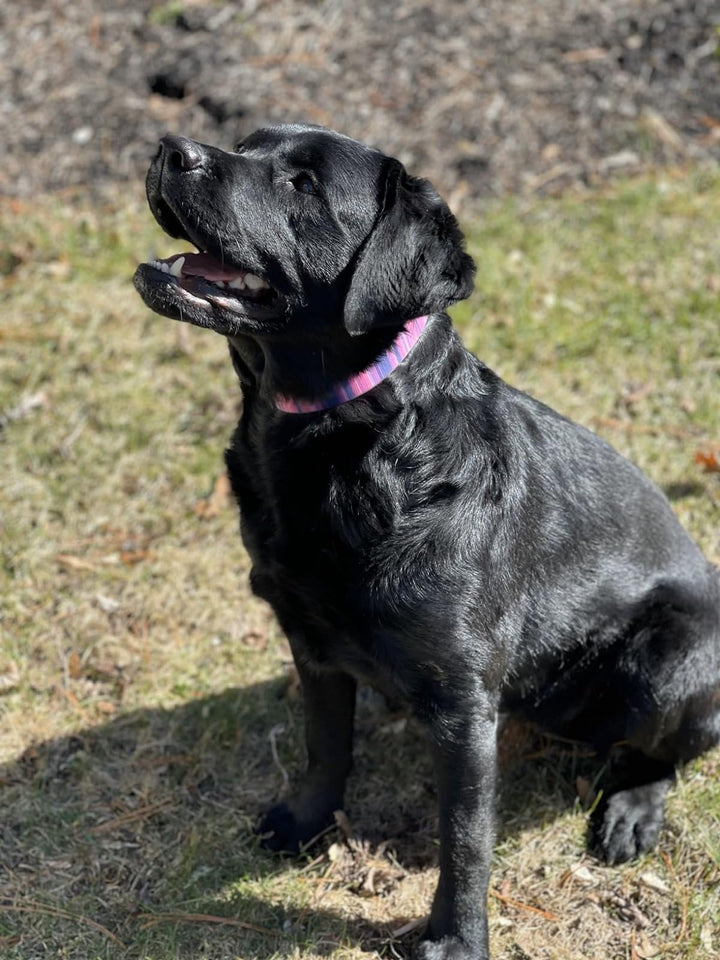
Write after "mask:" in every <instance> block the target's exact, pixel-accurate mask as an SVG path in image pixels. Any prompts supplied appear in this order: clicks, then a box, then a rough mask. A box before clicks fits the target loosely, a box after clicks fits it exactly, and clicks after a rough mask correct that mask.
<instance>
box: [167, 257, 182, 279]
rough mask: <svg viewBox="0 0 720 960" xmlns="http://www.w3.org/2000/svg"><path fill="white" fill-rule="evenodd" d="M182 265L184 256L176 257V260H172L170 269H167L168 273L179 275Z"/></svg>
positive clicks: (180, 274)
mask: <svg viewBox="0 0 720 960" xmlns="http://www.w3.org/2000/svg"><path fill="white" fill-rule="evenodd" d="M184 265H185V257H178V258H177V260H173V262H172V263H171V264H170V269H169V270H168V273H169V274H170V276H171V277H181V276H182V268H183V266H184Z"/></svg>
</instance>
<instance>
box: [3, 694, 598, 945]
mask: <svg viewBox="0 0 720 960" xmlns="http://www.w3.org/2000/svg"><path fill="white" fill-rule="evenodd" d="M357 725H358V735H357V746H356V764H355V773H354V776H353V778H352V783H351V786H350V790H349V795H348V798H347V808H348V812H349V814H350V816H351V818H352V828H353V832H354V835H355V836H356V837H358V838H361V839H362V840H363V841H365V842H366V843H367V845H368V849H370V850H373V849H374V848H375V845H377V844H379V843H380V842H382V841H384V840H388V839H391V848H392V850H393V853H394V856H395V858H396V860H397V862H398V863H399V864H400V865H401V866H402V868H403V869H404V870H405V871H408V872H409V873H417V872H419V871H423V870H425V869H427V868H429V867H430V866H432V865H434V863H435V860H436V853H437V847H436V842H435V836H436V818H435V809H434V808H435V803H434V785H433V777H432V770H431V767H430V763H429V758H428V751H427V749H426V744H425V740H424V737H423V734H422V730H421V729H420V727H419V726H418V725H417V724H416V723H415V722H414V721H413V720H411V719H410V720H408V719H407V718H405V717H402V716H399V715H397V714H396V715H392V714H388V712H387V710H386V709H385V708H382V707H379V706H378V701H377V700H376V699H375V698H373V697H366V698H365V699H364V700H361V702H360V703H359V706H358V724H357ZM518 729H519V728H518ZM271 730H273V731H274V737H273V741H274V742H273V747H271V744H270V740H269V734H270V731H271ZM502 752H503V754H504V755H505V758H506V759H505V763H504V766H505V767H506V768H508V767H510V768H511V773H510V774H508V775H506V776H505V777H504V778H502V779H501V791H500V801H499V820H498V834H499V839H502V838H507V837H508V836H511V835H512V834H514V833H515V832H516V831H518V830H521V829H524V828H525V827H527V826H530V825H533V824H537V823H538V822H547V821H548V820H549V819H551V818H553V817H555V816H557V814H558V813H560V812H564V811H566V810H567V809H568V807H569V806H570V804H571V803H572V801H573V797H574V782H575V777H576V776H577V775H578V774H579V773H582V772H585V771H586V767H587V761H585V760H583V759H582V758H581V754H579V753H578V752H577V751H575V750H574V749H573V748H570V747H567V746H566V745H562V744H552V743H550V742H549V741H537V740H535V741H534V742H533V741H532V739H531V734H530V733H529V732H528V731H524V732H522V730H521V732H520V733H519V734H518V731H517V729H515V728H512V729H511V732H510V734H509V736H506V737H505V738H504V739H503V751H502ZM538 753H539V754H540V755H539V757H538V756H537V754H538ZM302 756H303V750H302V715H301V707H300V704H299V702H298V698H297V697H292V696H291V695H290V688H288V686H287V683H286V682H285V681H271V682H264V683H257V684H254V685H251V686H247V687H244V688H235V689H229V690H226V691H224V692H223V693H221V694H218V695H212V696H207V697H204V698H201V699H195V700H193V701H191V702H189V703H186V704H184V705H182V706H179V707H176V708H174V709H160V708H158V709H151V708H147V709H141V710H136V711H131V712H127V713H125V714H123V715H122V716H119V717H117V718H115V719H112V720H110V721H109V722H107V723H105V724H103V725H97V726H90V727H88V728H87V729H83V730H81V731H79V732H78V733H77V734H75V735H73V736H70V737H61V738H57V739H53V740H48V741H46V742H43V743H38V744H35V745H33V746H32V747H30V748H29V749H28V750H26V751H25V753H23V755H22V756H20V757H19V758H18V759H17V760H16V761H14V762H13V763H11V764H9V765H6V766H5V767H4V768H1V769H0V803H1V804H2V809H3V811H4V812H3V818H2V825H1V826H0V944H4V945H5V946H6V948H7V949H8V951H9V952H8V954H7V955H8V956H17V957H22V958H25V957H30V956H35V955H36V953H37V955H41V954H42V953H43V951H44V950H45V949H46V948H47V945H48V944H53V945H55V946H57V947H59V946H60V945H62V950H61V952H62V955H63V956H65V957H83V958H88V957H101V956H103V957H104V956H108V957H109V956H116V955H117V956H130V957H134V956H137V957H143V958H153V960H155V958H157V960H164V958H169V957H173V958H181V957H188V958H200V957H207V958H211V957H212V958H216V957H217V958H220V957H223V958H229V957H234V956H238V957H242V958H243V960H270V958H273V957H286V956H291V955H297V953H298V952H301V951H302V950H308V951H311V952H312V953H313V954H314V955H326V954H327V955H329V954H331V953H332V952H333V950H334V949H336V948H337V946H338V945H339V944H345V945H355V946H356V947H357V946H361V947H362V949H367V950H374V951H377V952H378V953H380V954H381V955H383V956H384V955H387V956H394V957H402V956H404V955H406V954H407V951H408V946H409V943H408V938H405V939H403V940H402V941H399V940H397V939H394V938H393V931H395V930H397V929H398V928H400V927H402V926H403V925H404V924H405V923H406V922H407V921H411V920H413V919H414V917H412V916H398V917H394V918H393V921H392V923H389V924H371V923H370V922H368V921H364V920H357V919H354V918H348V917H347V916H343V915H342V914H341V912H340V911H339V910H333V909H330V908H326V907H324V906H323V904H322V902H321V898H318V897H317V896H316V893H317V891H318V889H319V888H318V886H317V879H318V878H319V876H320V874H321V872H322V871H323V870H324V869H325V868H326V867H327V864H328V861H327V858H325V859H324V860H323V861H322V863H320V864H319V865H317V864H316V865H315V866H313V864H311V863H310V860H311V857H316V856H317V855H318V853H322V852H323V849H324V850H325V851H327V848H328V846H329V844H330V843H331V842H332V841H333V839H336V837H333V836H328V837H326V838H324V840H323V841H322V844H324V847H323V846H320V848H319V850H318V849H315V850H313V851H312V853H311V854H310V855H307V856H306V858H305V862H304V864H303V863H302V862H301V863H300V864H298V862H297V861H294V860H287V859H281V858H280V859H278V858H274V857H272V856H271V855H269V854H267V853H266V852H265V851H262V850H260V849H259V847H258V844H257V841H256V838H255V836H254V833H253V826H254V824H255V821H256V817H257V814H258V813H259V811H260V810H262V809H263V807H265V806H267V805H268V804H270V803H272V802H273V801H274V800H275V799H276V797H277V796H278V794H279V793H280V792H281V790H282V786H283V781H284V773H283V771H284V770H285V771H286V772H287V773H288V775H289V776H290V777H291V779H292V778H293V777H295V776H297V775H298V773H299V771H300V764H301V762H302ZM313 871H314V873H313ZM313 877H315V878H316V880H315V885H314V886H313V883H312V878H313ZM348 885H349V887H350V888H352V884H351V883H349V884H348ZM3 906H4V907H5V910H3ZM428 908H429V903H423V904H422V905H420V906H419V913H421V912H422V911H423V910H427V909H428ZM213 917H214V918H225V919H227V920H228V921H229V922H228V923H219V922H217V921H216V920H215V921H214V920H213V919H212V918H213ZM98 924H99V925H101V927H102V929H99V928H98V927H97V925H98ZM416 936H417V934H415V935H411V937H410V940H413V939H414V938H415V937H416ZM114 938H117V939H114ZM121 943H122V946H121ZM41 947H42V948H43V949H40V948H41Z"/></svg>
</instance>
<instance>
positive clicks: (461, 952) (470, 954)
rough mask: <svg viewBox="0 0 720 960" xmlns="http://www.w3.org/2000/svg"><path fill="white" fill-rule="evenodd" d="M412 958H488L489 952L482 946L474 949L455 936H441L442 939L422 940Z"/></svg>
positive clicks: (452, 959)
mask: <svg viewBox="0 0 720 960" xmlns="http://www.w3.org/2000/svg"><path fill="white" fill-rule="evenodd" d="M414 960H489V954H488V952H487V950H486V949H485V948H484V947H478V948H475V949H474V948H473V947H471V946H469V945H468V944H466V943H463V942H462V941H461V940H458V938H457V937H443V938H442V940H422V941H421V942H420V943H419V944H418V946H417V948H416V950H415V958H414Z"/></svg>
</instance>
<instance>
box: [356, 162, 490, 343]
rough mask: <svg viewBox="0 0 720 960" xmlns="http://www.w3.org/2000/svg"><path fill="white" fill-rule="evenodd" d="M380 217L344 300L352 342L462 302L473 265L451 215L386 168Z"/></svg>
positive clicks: (430, 192)
mask: <svg viewBox="0 0 720 960" xmlns="http://www.w3.org/2000/svg"><path fill="white" fill-rule="evenodd" d="M384 186H385V196H384V202H383V207H382V212H381V214H380V216H379V217H378V220H377V222H376V224H375V227H374V229H373V231H372V233H371V234H370V236H369V237H368V239H367V240H366V242H365V244H364V246H363V248H362V249H361V251H360V253H359V256H358V258H357V261H356V263H355V269H354V272H353V274H352V276H351V278H350V282H349V285H348V292H347V296H346V298H345V314H344V319H345V327H346V329H347V331H348V333H350V334H352V335H353V336H357V335H359V334H362V333H367V332H368V331H369V330H371V329H372V328H374V327H378V326H384V325H388V324H393V325H394V324H396V323H397V322H398V320H400V321H404V320H411V319H413V318H414V317H418V316H421V315H423V314H429V313H432V312H433V311H437V310H444V309H445V308H446V307H448V306H449V305H450V304H451V303H455V302H456V301H457V300H464V299H465V297H468V296H469V295H470V293H471V291H472V288H473V279H474V276H475V264H474V263H473V260H472V258H471V257H470V256H469V255H468V254H467V253H465V251H464V249H463V235H462V232H461V231H460V228H459V226H458V223H457V220H456V219H455V217H454V216H453V215H452V213H451V212H450V208H449V207H448V205H447V204H446V203H445V201H444V200H442V199H441V198H440V197H439V196H438V194H437V193H436V192H435V189H434V188H433V186H432V184H431V183H429V182H428V181H427V180H421V179H418V178H416V177H411V176H409V175H408V174H407V173H406V171H405V168H404V167H403V165H402V164H401V163H400V162H399V161H398V160H388V161H387V171H386V178H385V184H384Z"/></svg>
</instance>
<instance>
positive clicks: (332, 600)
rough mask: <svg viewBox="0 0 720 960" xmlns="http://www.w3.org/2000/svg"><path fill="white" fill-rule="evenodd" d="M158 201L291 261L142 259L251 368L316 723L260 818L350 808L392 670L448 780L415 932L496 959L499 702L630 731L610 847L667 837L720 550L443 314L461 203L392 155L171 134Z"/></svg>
mask: <svg viewBox="0 0 720 960" xmlns="http://www.w3.org/2000/svg"><path fill="white" fill-rule="evenodd" d="M148 197H149V202H150V206H151V208H152V210H153V212H154V213H155V215H156V217H157V219H158V220H159V222H160V223H161V225H163V226H164V227H165V229H166V230H167V231H168V232H169V233H171V234H172V235H173V236H177V237H184V238H185V239H188V240H191V241H192V242H194V243H195V244H196V245H198V246H199V248H200V249H201V250H203V251H207V252H208V253H209V254H211V255H213V256H214V257H216V258H217V259H219V260H222V261H223V262H225V263H229V264H231V265H233V266H235V267H238V268H242V269H243V270H249V271H251V272H253V273H255V274H257V275H259V276H260V277H261V278H263V279H264V280H266V281H267V282H268V283H269V284H271V285H272V291H271V292H268V291H265V293H264V295H263V297H262V298H261V299H259V300H257V299H252V298H248V299H244V298H243V297H239V298H238V299H237V302H236V303H230V304H228V300H227V298H223V297H220V298H218V297H217V296H214V295H213V294H212V290H211V286H209V285H208V286H207V287H205V286H203V285H202V283H198V282H195V281H192V282H186V281H180V282H178V281H177V280H174V279H172V278H171V277H168V276H167V275H166V274H163V273H160V272H159V271H158V270H156V269H153V268H152V267H150V266H148V265H143V266H141V267H140V268H139V269H138V272H137V274H136V284H137V287H138V289H139V291H140V293H141V294H142V296H143V297H144V299H145V300H146V302H147V303H148V304H149V306H151V307H152V308H153V309H154V310H156V311H158V312H160V313H163V314H165V315H167V316H170V317H175V318H179V319H183V320H187V321H189V322H192V323H196V324H199V325H200V326H207V327H210V328H212V329H214V330H216V331H217V332H219V333H221V334H223V335H225V336H226V337H227V339H228V342H229V346H230V353H231V356H232V360H233V363H234V365H235V369H236V371H237V374H238V377H239V379H240V382H241V385H242V393H243V399H244V404H243V413H242V418H241V420H240V423H239V425H238V428H237V430H236V432H235V434H234V436H233V439H232V443H231V446H230V449H229V450H228V452H227V465H228V469H229V472H230V477H231V480H232V485H233V489H234V492H235V494H236V496H237V500H238V502H239V504H240V508H241V515H242V533H243V537H244V540H245V543H246V545H247V548H248V550H249V552H250V556H251V558H252V562H253V570H252V585H253V588H254V589H255V591H256V592H257V593H258V594H259V595H260V596H262V597H265V598H266V599H267V600H269V602H270V603H271V604H272V606H273V608H274V610H275V612H276V614H277V616H278V619H279V621H280V623H281V625H282V627H283V629H284V630H285V631H286V633H287V635H288V637H289V639H290V643H291V645H292V649H293V653H294V656H295V660H296V663H297V668H298V671H299V673H300V677H301V679H302V683H303V690H304V700H305V711H306V729H307V750H308V772H307V777H306V779H305V781H304V783H303V785H302V787H301V788H300V790H299V792H298V793H297V794H296V795H295V796H294V797H293V798H292V799H290V800H287V801H286V802H284V803H282V804H280V805H279V806H276V807H275V808H273V809H272V810H270V812H269V813H268V814H267V815H266V816H265V818H264V821H263V823H262V828H261V829H262V831H263V833H264V835H265V842H266V843H267V845H268V846H269V847H271V848H273V849H277V850H297V849H298V848H299V846H300V845H302V844H304V843H305V842H306V841H308V840H310V839H311V838H312V837H313V836H314V835H316V834H317V833H318V832H319V831H320V830H322V829H323V828H324V827H325V826H326V825H327V824H328V823H330V822H331V820H332V815H333V811H334V810H336V809H338V808H339V807H340V806H341V805H342V803H343V792H344V786H345V780H346V777H347V775H348V773H349V771H350V766H351V743H352V725H353V708H354V700H355V684H356V681H357V680H362V681H369V682H370V683H372V684H374V685H376V686H377V687H379V688H380V689H382V690H386V691H391V692H392V693H393V694H397V693H400V694H401V695H402V696H403V697H404V698H405V699H406V701H407V702H408V703H409V704H410V706H411V708H412V709H413V710H414V711H415V713H416V714H417V716H419V717H420V718H422V720H423V721H424V723H425V725H426V727H427V730H428V734H429V741H430V744H431V748H432V752H433V755H434V760H435V764H436V768H437V780H438V791H439V806H440V882H439V885H438V889H437V893H436V895H435V899H434V902H433V906H432V912H431V916H430V920H429V923H428V927H427V931H426V934H425V939H424V940H423V942H422V944H421V945H420V947H419V956H421V957H422V958H425V960H431V958H432V960H435V958H444V960H449V958H454V960H460V958H463V960H471V958H472V960H478V958H484V957H487V950H488V948H487V922H486V911H485V906H484V903H485V896H486V891H487V884H488V872H489V869H490V862H491V856H492V836H493V791H494V781H495V752H496V725H497V717H498V713H499V711H517V712H519V713H520V714H522V715H523V716H525V717H528V718H530V719H531V720H533V721H535V722H536V723H537V724H539V725H540V726H541V727H543V728H545V729H547V730H550V731H553V732H555V733H557V734H561V735H562V736H564V737H571V738H574V739H581V740H585V741H588V742H589V743H590V744H592V745H594V746H595V747H596V748H597V749H598V750H599V751H607V750H608V749H609V748H610V746H611V745H613V744H617V743H618V742H619V741H622V742H623V743H624V747H623V749H622V751H621V754H622V760H621V762H620V763H618V764H617V766H616V768H615V771H614V776H613V778H612V779H611V781H610V782H608V783H607V784H605V785H604V786H605V792H604V801H603V803H602V805H601V806H600V807H599V808H598V809H597V810H596V811H595V815H594V821H593V827H594V836H595V841H596V846H597V849H598V851H599V853H600V854H601V855H602V856H603V857H604V858H605V859H607V860H608V861H610V862H617V861H622V860H625V859H628V858H630V857H633V856H635V855H636V854H638V853H640V852H641V851H643V850H647V849H648V848H649V847H651V846H652V845H653V844H654V843H655V841H656V839H657V836H658V831H659V828H660V826H661V823H662V818H663V806H664V800H665V794H666V792H667V789H668V787H669V785H670V783H671V781H672V779H673V772H674V768H675V765H676V764H678V763H680V762H682V761H685V760H688V759H689V758H691V757H694V756H696V755H698V754H699V753H700V752H702V751H704V750H706V749H708V748H709V747H710V746H712V745H713V744H715V743H717V742H718V740H719V739H720V579H719V578H718V575H717V571H715V569H714V568H711V566H710V565H709V563H708V562H707V561H706V560H705V559H704V558H703V557H702V555H701V553H700V552H699V550H698V549H697V548H696V546H695V545H694V544H693V543H692V542H691V540H690V539H689V538H688V536H687V535H686V534H685V533H684V531H683V530H682V528H681V527H680V524H679V523H678V521H677V520H676V518H675V516H674V514H673V513H672V511H671V509H670V507H669V505H668V503H667V501H666V500H665V498H664V497H663V495H662V494H661V493H660V491H659V490H658V489H657V488H656V487H655V486H653V484H652V483H650V482H649V481H648V480H647V479H646V478H645V477H644V476H643V475H642V474H641V473H640V472H639V471H638V470H637V469H636V468H635V467H634V466H632V465H631V464H630V463H629V462H628V461H627V460H625V459H623V458H622V457H620V456H619V455H618V454H617V453H616V452H615V451H613V450H612V449H611V448H610V447H609V446H608V445H607V444H606V443H604V442H603V441H602V440H600V439H598V438H597V437H596V436H594V435H593V434H592V433H590V432H589V431H587V430H585V429H583V428H582V427H579V426H577V425H575V424H573V423H571V422H570V421H568V420H566V419H565V418H563V417H561V416H559V415H558V414H557V413H554V412H553V411H552V410H550V409H549V408H548V407H546V406H544V405H543V404H541V403H538V402H537V401H536V400H533V399H532V398H530V397H529V396H527V395H525V394H524V393H521V392H519V391H517V390H514V389H513V388H512V387H509V386H508V385H507V384H505V383H504V382H503V381H502V380H501V379H500V378H499V377H498V376H496V375H495V374H494V373H492V371H490V370H489V369H488V368H487V367H486V366H484V364H482V363H481V362H480V361H479V360H477V359H476V358H475V357H474V356H472V355H471V354H470V353H469V352H468V351H467V350H466V349H465V347H464V346H463V345H462V343H461V341H460V339H459V338H458V336H457V335H456V333H455V332H454V330H453V328H452V325H451V323H450V320H449V318H448V316H447V314H445V313H444V312H443V311H444V309H445V308H446V307H447V306H448V305H449V304H450V303H452V302H454V301H456V300H460V299H462V298H464V297H467V296H468V294H469V293H470V290H471V287H472V282H473V273H474V265H473V263H472V261H471V259H470V257H469V256H467V254H466V253H464V251H463V243H462V235H461V233H460V231H459V229H458V226H457V223H456V221H455V219H454V218H453V216H452V214H451V213H450V211H449V210H448V208H447V206H446V205H445V204H444V203H443V201H442V200H441V199H440V198H439V197H438V196H437V194H436V193H435V192H434V190H433V188H432V187H431V185H430V184H429V183H427V181H424V180H418V179H415V178H413V177H410V176H408V174H407V173H406V172H405V170H404V169H403V167H402V166H401V164H399V163H398V162H397V161H396V160H392V159H390V158H388V157H385V156H383V155H382V154H381V153H379V152H377V151H375V150H372V149H370V148H368V147H366V146H363V145H362V144H359V143H357V142H355V141H353V140H350V139H348V138H347V137H343V136H341V135H339V134H335V133H332V132H329V131H326V130H322V129H320V128H315V127H305V126H285V127H274V128H270V129H266V130H261V131H259V132H257V133H255V134H253V135H252V136H251V137H249V138H248V139H247V140H245V141H244V142H243V143H242V144H241V145H240V146H239V147H238V149H237V151H235V152H224V151H222V150H219V149H216V148H213V147H209V146H205V145H201V144H197V143H195V142H193V141H190V140H186V139H184V138H179V137H166V138H165V139H164V140H163V141H162V143H161V147H160V151H159V153H158V156H157V157H156V159H155V160H154V161H153V164H152V166H151V169H150V172H149V174H148ZM215 293H217V288H215ZM420 314H429V315H430V322H429V324H428V326H427V327H426V329H425V331H424V333H423V334H422V336H421V338H420V340H419V342H418V343H417V345H416V346H415V348H414V349H413V350H412V352H411V353H410V355H409V356H408V357H407V359H406V360H405V361H404V363H402V365H401V366H400V367H398V368H397V369H396V370H395V371H394V372H393V373H392V375H391V376H390V377H388V378H387V379H386V380H385V381H384V382H383V383H381V384H380V385H379V386H377V387H375V388H374V389H373V390H372V391H371V392H369V393H367V394H366V395H364V396H363V397H361V398H359V399H356V400H354V401H351V402H348V403H344V404H342V405H340V406H337V407H335V408H333V409H329V410H326V411H323V412H319V413H310V414H288V413H281V412H279V411H278V410H277V409H276V408H275V406H274V403H273V399H274V397H275V396H276V395H277V394H278V393H282V394H285V395H289V396H294V397H301V398H312V397H316V396H319V395H321V394H323V393H324V392H325V391H326V390H327V388H328V386H330V385H331V384H333V383H334V382H336V381H338V380H340V379H342V378H345V377H347V376H348V375H350V374H352V373H355V372H357V371H358V370H360V369H363V368H364V367H365V366H367V365H368V363H370V362H372V360H373V359H374V358H375V357H377V356H378V355H379V353H380V352H381V351H382V350H384V349H385V348H386V347H387V346H388V344H389V343H390V342H391V341H392V340H393V339H394V338H395V336H396V335H397V334H398V332H399V331H400V330H401V328H402V327H403V325H404V323H405V322H406V321H408V320H409V319H410V318H412V317H416V316H418V315H420Z"/></svg>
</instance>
